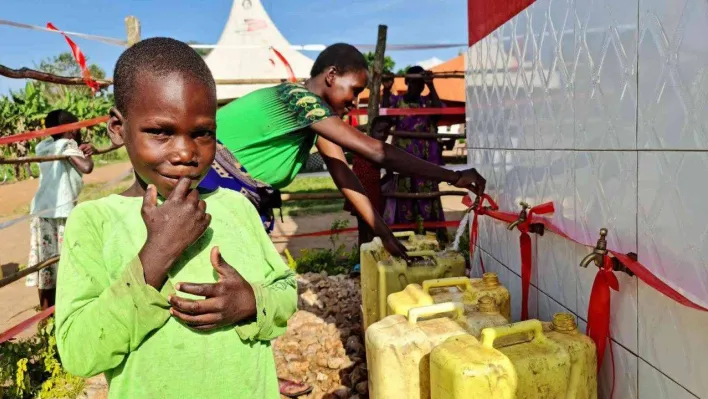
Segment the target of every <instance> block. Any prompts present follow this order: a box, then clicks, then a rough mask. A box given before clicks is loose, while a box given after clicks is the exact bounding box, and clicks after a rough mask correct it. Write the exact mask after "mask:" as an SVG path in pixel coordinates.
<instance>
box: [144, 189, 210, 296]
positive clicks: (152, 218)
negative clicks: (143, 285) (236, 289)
mask: <svg viewBox="0 0 708 399" xmlns="http://www.w3.org/2000/svg"><path fill="white" fill-rule="evenodd" d="M190 184H191V181H190V179H188V178H182V179H180V180H179V182H178V183H177V186H176V187H175V188H174V189H173V190H172V193H170V195H169V197H168V198H167V200H165V202H164V203H163V204H162V205H160V206H158V205H157V189H156V188H155V186H153V185H149V186H148V188H147V190H146V191H145V197H144V198H143V207H142V210H141V213H142V217H143V221H144V222H145V227H147V240H146V241H145V245H143V248H142V249H141V251H140V254H139V256H140V261H141V263H142V265H143V271H144V273H145V281H146V282H147V283H148V284H150V285H152V286H153V287H155V288H157V289H159V287H160V286H162V284H163V283H164V279H165V276H166V275H167V272H168V271H169V270H170V268H171V267H172V265H173V264H174V262H175V261H176V260H177V258H179V256H180V255H182V252H184V250H185V249H187V247H189V246H190V245H192V244H193V243H194V242H195V241H197V240H198V239H199V237H201V236H202V234H204V232H205V231H206V229H207V228H208V227H209V223H211V215H209V214H208V213H206V202H204V201H202V200H200V199H199V192H198V191H197V190H191V191H190V190H189V186H190Z"/></svg>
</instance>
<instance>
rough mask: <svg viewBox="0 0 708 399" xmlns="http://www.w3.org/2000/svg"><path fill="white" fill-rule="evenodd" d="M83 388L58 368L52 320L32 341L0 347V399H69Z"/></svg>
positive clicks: (41, 325) (79, 380)
mask: <svg viewBox="0 0 708 399" xmlns="http://www.w3.org/2000/svg"><path fill="white" fill-rule="evenodd" d="M83 388H84V380H83V379H81V378H79V377H75V376H72V375H70V374H68V373H67V372H66V371H64V370H63V369H62V367H61V363H60V361H59V355H58V354H57V345H56V338H55V337H54V318H53V317H51V318H49V319H47V320H46V321H45V322H43V323H41V324H40V326H39V329H38V333H37V334H36V335H35V336H33V337H32V338H29V339H26V340H19V341H17V342H5V343H4V344H2V345H0V397H1V398H7V399H12V398H18V399H20V398H21V399H26V398H40V399H43V398H56V399H73V398H76V397H77V396H78V395H79V394H80V393H81V392H82V390H83Z"/></svg>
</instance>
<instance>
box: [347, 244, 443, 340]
mask: <svg viewBox="0 0 708 399" xmlns="http://www.w3.org/2000/svg"><path fill="white" fill-rule="evenodd" d="M394 236H396V237H397V238H400V239H401V242H402V243H403V244H404V246H406V248H410V249H411V250H412V251H417V250H419V249H420V250H433V249H438V248H439V246H440V245H439V244H438V242H437V240H436V239H435V237H429V236H418V235H416V234H415V233H413V232H412V231H403V232H397V233H394ZM390 257H391V255H390V254H389V253H388V252H386V250H385V249H384V246H383V243H382V242H381V239H380V238H378V237H376V238H374V239H373V241H371V242H368V243H365V244H362V246H361V248H360V249H359V265H360V270H361V303H362V304H361V307H362V316H363V320H364V323H363V327H364V329H366V328H367V327H368V326H369V325H371V324H372V323H374V322H376V321H378V320H379V316H378V314H379V312H378V307H379V297H378V294H377V293H378V289H379V274H378V270H377V265H378V263H379V262H380V261H382V260H385V259H389V258H390Z"/></svg>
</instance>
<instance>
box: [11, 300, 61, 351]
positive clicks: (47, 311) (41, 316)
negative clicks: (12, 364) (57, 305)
mask: <svg viewBox="0 0 708 399" xmlns="http://www.w3.org/2000/svg"><path fill="white" fill-rule="evenodd" d="M52 314H54V306H52V307H50V308H47V309H45V310H43V311H41V312H39V313H37V314H36V315H34V316H32V317H30V318H29V319H27V320H25V321H23V322H21V323H20V324H18V325H16V326H14V327H11V328H10V329H9V330H7V331H5V332H3V333H2V334H0V344H2V343H3V342H5V341H8V340H10V339H12V338H14V337H15V336H17V334H19V333H21V332H22V331H25V330H26V329H28V328H30V327H32V326H33V325H35V324H37V323H39V322H40V321H42V320H44V319H46V318H48V317H49V316H51V315H52Z"/></svg>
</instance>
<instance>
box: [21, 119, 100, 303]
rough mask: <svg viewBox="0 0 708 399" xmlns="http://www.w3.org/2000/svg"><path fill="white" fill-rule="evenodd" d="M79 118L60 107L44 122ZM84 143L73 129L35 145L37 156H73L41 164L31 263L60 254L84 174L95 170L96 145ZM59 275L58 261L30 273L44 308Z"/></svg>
mask: <svg viewBox="0 0 708 399" xmlns="http://www.w3.org/2000/svg"><path fill="white" fill-rule="evenodd" d="M78 121H79V120H78V118H76V116H74V115H73V114H72V113H70V112H68V111H64V110H61V109H59V110H55V111H52V112H50V113H49V114H47V117H46V118H45V122H44V125H45V126H46V127H47V128H52V127H56V126H60V125H64V124H68V123H75V122H78ZM80 142H81V137H80V135H79V131H78V130H72V131H69V132H65V133H59V134H55V135H53V136H51V137H49V138H46V139H44V140H42V141H41V142H40V143H39V144H37V146H36V148H35V152H36V154H37V156H57V155H59V156H61V155H63V156H68V157H69V159H68V160H61V161H51V162H41V163H40V164H39V188H38V189H37V193H36V194H35V195H34V198H33V199H32V204H31V205H30V214H32V215H36V216H35V217H34V218H32V221H31V222H30V253H29V260H28V262H27V263H28V265H29V266H34V265H36V264H38V263H40V262H43V261H45V260H47V259H49V258H51V257H53V256H56V255H59V251H60V249H61V244H62V241H63V236H64V225H65V224H66V218H67V217H68V216H69V213H70V212H71V211H72V210H73V209H74V206H75V205H76V200H77V198H78V197H79V193H80V192H81V189H82V188H83V185H84V183H83V180H82V177H81V176H82V175H83V174H87V173H91V171H92V170H93V160H92V159H91V155H92V154H93V151H94V148H93V146H91V145H90V144H81V145H79V144H78V143H80ZM56 276H57V266H56V263H55V264H53V265H51V266H48V267H46V268H44V269H42V270H40V271H39V272H37V273H33V274H30V275H28V276H27V280H26V285H27V286H28V287H34V286H37V285H38V286H39V287H38V288H39V303H40V305H41V307H42V309H46V308H48V307H50V306H52V305H54V295H55V287H56ZM38 280H39V281H38Z"/></svg>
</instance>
